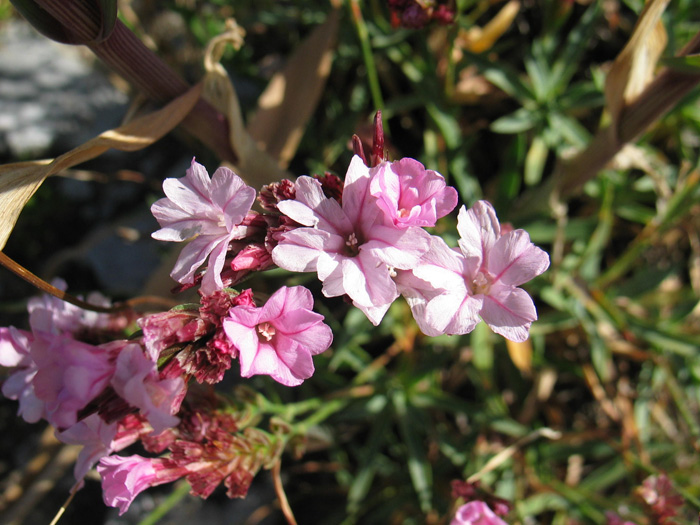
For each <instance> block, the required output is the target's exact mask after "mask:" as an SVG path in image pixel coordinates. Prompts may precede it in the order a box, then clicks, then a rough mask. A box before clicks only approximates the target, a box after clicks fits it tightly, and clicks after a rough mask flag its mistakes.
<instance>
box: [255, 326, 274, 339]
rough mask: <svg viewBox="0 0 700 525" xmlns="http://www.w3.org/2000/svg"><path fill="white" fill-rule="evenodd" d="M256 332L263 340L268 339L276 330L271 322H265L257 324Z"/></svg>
mask: <svg viewBox="0 0 700 525" xmlns="http://www.w3.org/2000/svg"><path fill="white" fill-rule="evenodd" d="M258 333H259V334H260V335H261V336H263V337H264V338H265V341H269V340H270V339H272V338H273V337H274V335H275V334H276V333H277V330H275V327H274V326H272V324H271V323H267V322H266V323H260V324H259V325H258Z"/></svg>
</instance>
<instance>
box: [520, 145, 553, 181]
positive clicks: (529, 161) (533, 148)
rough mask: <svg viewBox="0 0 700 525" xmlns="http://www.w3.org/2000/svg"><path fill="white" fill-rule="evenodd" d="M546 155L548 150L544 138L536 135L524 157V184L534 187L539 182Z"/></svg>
mask: <svg viewBox="0 0 700 525" xmlns="http://www.w3.org/2000/svg"><path fill="white" fill-rule="evenodd" d="M548 154H549V148H548V147H547V144H546V143H545V140H544V138H543V137H542V136H540V135H538V136H537V137H535V138H534V139H533V140H532V144H531V145H530V149H529V150H528V152H527V156H526V157H525V184H527V185H528V186H534V185H535V184H537V183H538V182H540V180H541V179H542V172H543V171H544V165H545V164H546V162H547V155H548Z"/></svg>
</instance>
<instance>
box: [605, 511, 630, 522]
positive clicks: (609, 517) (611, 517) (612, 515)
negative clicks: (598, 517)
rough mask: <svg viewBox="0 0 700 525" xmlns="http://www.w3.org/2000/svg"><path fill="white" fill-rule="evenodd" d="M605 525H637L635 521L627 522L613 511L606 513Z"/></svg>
mask: <svg viewBox="0 0 700 525" xmlns="http://www.w3.org/2000/svg"><path fill="white" fill-rule="evenodd" d="M605 524H606V525H637V524H636V523H635V522H633V521H625V520H624V519H622V518H621V517H620V516H618V515H617V514H615V513H614V512H612V511H609V510H608V511H606V512H605Z"/></svg>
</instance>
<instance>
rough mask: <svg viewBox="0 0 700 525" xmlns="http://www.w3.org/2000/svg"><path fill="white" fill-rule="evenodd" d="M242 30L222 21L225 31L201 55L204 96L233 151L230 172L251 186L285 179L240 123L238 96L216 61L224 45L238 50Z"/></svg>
mask: <svg viewBox="0 0 700 525" xmlns="http://www.w3.org/2000/svg"><path fill="white" fill-rule="evenodd" d="M244 36H245V31H244V30H243V29H242V28H241V27H240V26H239V25H238V24H237V23H236V21H235V20H234V19H232V18H230V19H228V20H227V21H226V31H224V33H222V34H221V35H218V36H216V37H214V38H213V39H212V40H211V41H210V42H209V44H208V45H207V49H206V52H205V54H204V69H205V70H206V75H205V77H204V94H203V96H204V98H205V99H206V100H207V101H208V102H209V103H210V104H211V105H212V106H214V107H215V108H217V109H218V110H219V111H221V112H222V113H223V114H224V115H226V118H227V120H228V123H229V127H230V131H231V132H230V133H229V139H230V144H231V149H233V151H234V152H235V154H236V157H237V161H236V165H235V166H232V168H233V169H234V171H235V172H236V173H237V174H238V175H240V176H241V177H242V178H243V179H245V180H246V182H247V183H248V184H250V185H251V186H253V187H257V188H259V187H261V186H262V185H263V184H267V183H270V182H273V181H276V180H280V179H283V178H286V177H287V176H288V175H287V173H286V172H285V171H284V170H283V169H282V168H280V166H279V165H278V164H277V161H276V159H274V158H273V157H272V156H270V155H269V154H268V153H267V152H265V151H263V150H262V149H261V148H260V147H259V146H258V145H257V144H256V142H255V140H253V138H252V137H251V136H250V134H249V133H248V131H247V130H246V128H245V124H244V123H243V115H242V113H241V106H240V103H239V101H238V95H237V94H236V90H235V88H234V87H233V84H232V83H231V79H230V78H229V76H228V73H227V72H226V69H225V68H224V67H223V66H222V65H221V63H220V60H221V57H222V55H223V52H224V50H225V49H226V47H227V46H229V45H230V46H232V47H233V48H234V49H236V50H237V49H240V47H241V46H242V45H243V37H244Z"/></svg>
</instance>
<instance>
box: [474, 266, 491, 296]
mask: <svg viewBox="0 0 700 525" xmlns="http://www.w3.org/2000/svg"><path fill="white" fill-rule="evenodd" d="M489 290H491V279H490V278H489V276H488V275H487V274H484V273H483V272H479V273H477V274H476V277H474V280H473V281H472V294H474V295H479V294H484V295H488V293H489Z"/></svg>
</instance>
